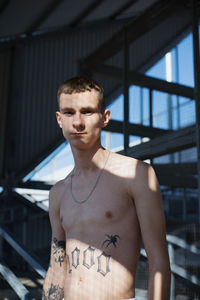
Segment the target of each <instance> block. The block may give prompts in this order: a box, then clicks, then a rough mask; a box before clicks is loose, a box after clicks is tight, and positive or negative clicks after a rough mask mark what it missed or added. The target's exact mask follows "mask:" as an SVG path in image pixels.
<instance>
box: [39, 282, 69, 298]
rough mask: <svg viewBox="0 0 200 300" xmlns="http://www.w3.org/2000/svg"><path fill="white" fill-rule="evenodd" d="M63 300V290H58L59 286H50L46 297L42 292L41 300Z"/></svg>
mask: <svg viewBox="0 0 200 300" xmlns="http://www.w3.org/2000/svg"><path fill="white" fill-rule="evenodd" d="M62 299H64V288H60V287H59V285H53V284H51V287H50V288H49V289H48V291H47V293H46V295H45V293H44V292H43V295H42V300H62Z"/></svg>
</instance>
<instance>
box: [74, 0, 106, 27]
mask: <svg viewBox="0 0 200 300" xmlns="http://www.w3.org/2000/svg"><path fill="white" fill-rule="evenodd" d="M101 3H102V0H96V1H94V2H92V4H90V5H89V6H87V7H86V9H85V10H84V11H83V12H81V13H80V14H79V16H78V17H77V18H76V19H75V20H74V21H72V22H71V23H70V24H69V26H71V27H75V26H77V25H78V24H79V23H80V22H81V21H82V20H84V19H85V18H86V17H87V16H89V15H90V14H91V12H92V11H93V10H94V9H96V8H97V7H98V6H99V5H100V4H101Z"/></svg>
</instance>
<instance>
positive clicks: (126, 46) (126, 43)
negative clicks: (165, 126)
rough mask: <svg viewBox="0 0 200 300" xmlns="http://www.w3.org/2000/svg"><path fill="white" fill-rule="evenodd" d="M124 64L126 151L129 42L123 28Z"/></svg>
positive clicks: (127, 141) (127, 135) (125, 145)
mask: <svg viewBox="0 0 200 300" xmlns="http://www.w3.org/2000/svg"><path fill="white" fill-rule="evenodd" d="M123 55H124V60H123V63H124V66H123V88H124V91H123V92H124V93H123V94H124V99H123V104H124V121H123V137H124V150H125V151H126V150H127V149H128V147H129V132H128V123H129V80H128V72H129V43H128V40H127V31H126V29H125V30H124V48H123Z"/></svg>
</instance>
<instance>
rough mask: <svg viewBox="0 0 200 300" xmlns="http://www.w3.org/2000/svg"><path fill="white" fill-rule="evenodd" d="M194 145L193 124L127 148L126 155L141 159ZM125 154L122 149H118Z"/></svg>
mask: <svg viewBox="0 0 200 300" xmlns="http://www.w3.org/2000/svg"><path fill="white" fill-rule="evenodd" d="M195 145H196V131H195V125H193V126H190V127H186V128H184V129H180V130H177V131H175V132H173V133H168V134H165V135H164V136H160V137H157V138H155V139H153V140H151V141H149V142H146V143H142V144H140V145H137V146H134V147H131V148H129V149H127V155H128V156H131V157H134V158H138V159H141V160H145V159H152V158H154V157H158V156H161V155H165V154H170V153H173V152H176V151H180V150H184V149H188V148H191V147H194V146H195ZM119 153H120V154H125V152H124V150H123V151H119Z"/></svg>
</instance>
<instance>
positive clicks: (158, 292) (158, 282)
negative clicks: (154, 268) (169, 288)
mask: <svg viewBox="0 0 200 300" xmlns="http://www.w3.org/2000/svg"><path fill="white" fill-rule="evenodd" d="M162 281H163V280H162V274H161V273H160V272H156V274H155V277H154V296H153V299H154V300H159V299H162Z"/></svg>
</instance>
